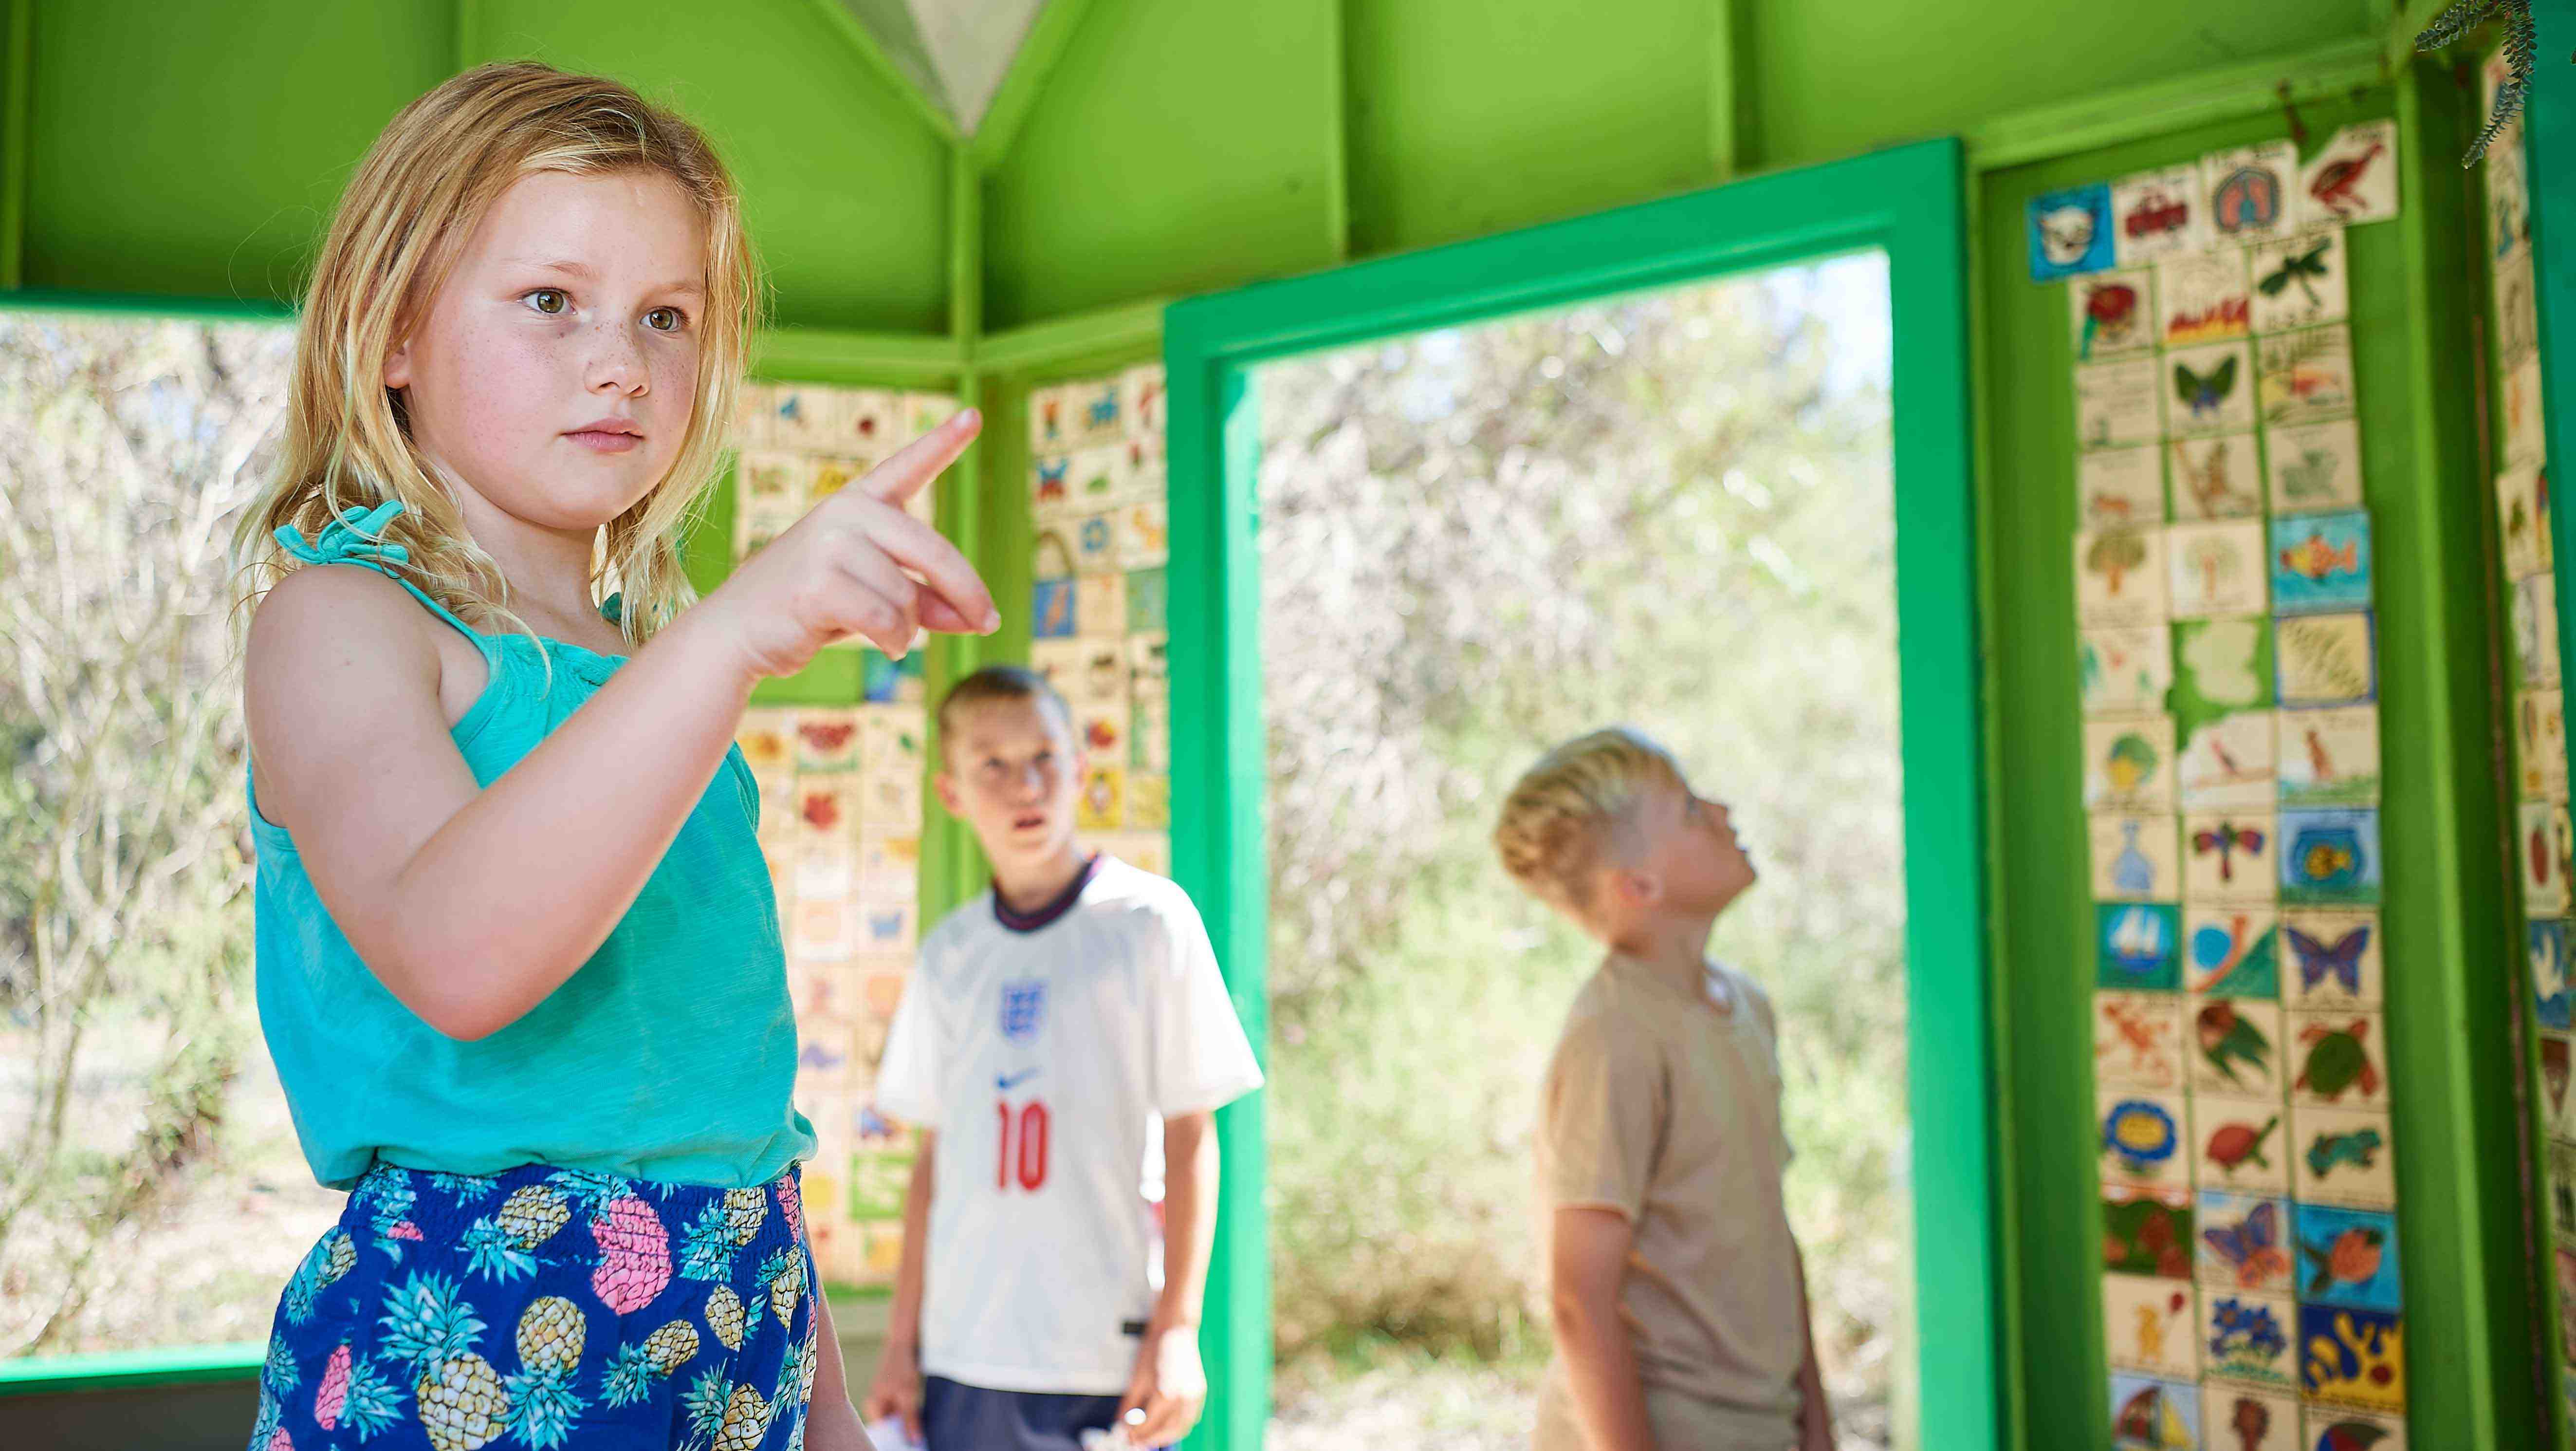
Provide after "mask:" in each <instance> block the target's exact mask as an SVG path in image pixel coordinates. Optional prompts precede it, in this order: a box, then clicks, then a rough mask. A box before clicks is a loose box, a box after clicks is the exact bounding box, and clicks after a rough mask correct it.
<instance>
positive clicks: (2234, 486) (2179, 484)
mask: <svg viewBox="0 0 2576 1451" xmlns="http://www.w3.org/2000/svg"><path fill="white" fill-rule="evenodd" d="M2165 452H2166V455H2167V457H2168V460H2169V462H2170V463H2171V464H2172V468H2173V516H2174V517H2175V518H2176V519H2243V518H2249V517H2251V516H2253V515H2256V514H2260V513H2262V512H2263V470H2262V468H2261V464H2260V460H2259V459H2258V458H2257V457H2256V449H2255V447H2254V435H2253V434H2251V433H2228V434H2219V435H2217V436H2215V437H2210V438H2177V439H2175V440H2173V441H2172V442H2170V443H2168V444H2166V445H2165Z"/></svg>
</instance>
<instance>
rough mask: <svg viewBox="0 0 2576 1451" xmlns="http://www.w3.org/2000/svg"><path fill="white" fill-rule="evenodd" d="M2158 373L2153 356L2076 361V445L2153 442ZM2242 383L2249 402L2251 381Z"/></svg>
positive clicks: (2156, 426) (2117, 445)
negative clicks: (2095, 361)
mask: <svg viewBox="0 0 2576 1451" xmlns="http://www.w3.org/2000/svg"><path fill="white" fill-rule="evenodd" d="M2240 351H2241V349H2240ZM2161 376H2162V373H2161V370H2159V369H2158V367H2157V365H2156V359H2154V358H2152V357H2130V358H2115V359H2113V360H2111V361H2109V362H2104V363H2084V364H2079V365H2077V367H2076V369H2075V446H2076V447H2077V448H2081V449H2096V448H2134V447H2138V446H2141V445H2147V444H2153V443H2154V442H2155V441H2156V439H2157V437H2158V435H2159V432H2160V430H2161V429H2162V427H2163V423H2162V417H2163V415H2162V413H2161V412H2160V410H2159V407H2158V404H2157V397H2158V392H2157V380H2158V378H2160V377H2161ZM2246 383H2247V388H2246V396H2247V398H2248V399H2249V400H2250V398H2251V397H2252V386H2251V385H2252V379H2250V378H2248V379H2247V380H2246ZM2252 417H2253V415H2252V413H2251V412H2250V411H2249V412H2248V413H2247V415H2246V418H2247V423H2248V424H2250V423H2251V421H2252ZM2240 426H2243V425H2240ZM2212 431H2213V432H2215V431H2216V430H2212Z"/></svg>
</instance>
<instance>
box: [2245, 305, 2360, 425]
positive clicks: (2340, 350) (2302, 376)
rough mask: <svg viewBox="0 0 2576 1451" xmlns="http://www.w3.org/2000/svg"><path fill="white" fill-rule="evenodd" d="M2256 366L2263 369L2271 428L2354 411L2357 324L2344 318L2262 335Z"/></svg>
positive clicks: (2266, 422) (2262, 389)
mask: <svg viewBox="0 0 2576 1451" xmlns="http://www.w3.org/2000/svg"><path fill="white" fill-rule="evenodd" d="M2255 366H2256V367H2257V368H2258V369H2260V370H2261V386H2260V389H2259V391H2260V393H2261V396H2262V408H2263V426H2264V427H2265V428H2288V427H2292V426H2295V425H2298V424H2302V423H2322V422H2324V421H2325V420H2327V419H2329V418H2348V417H2350V416H2351V415H2352V411H2353V407H2354V393H2353V385H2352V330H2351V329H2350V328H2348V327H2346V326H2345V325H2344V324H2342V323H2335V324H2333V325H2331V326H2328V327H2312V328H2301V329H2299V330H2298V331H2296V332H2286V333H2273V334H2270V335H2269V336H2267V337H2263V338H2260V339H2258V340H2256V342H2255Z"/></svg>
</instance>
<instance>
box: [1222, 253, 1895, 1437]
mask: <svg viewBox="0 0 2576 1451" xmlns="http://www.w3.org/2000/svg"><path fill="white" fill-rule="evenodd" d="M1888 319H1889V299H1888V271H1887V264H1886V259H1885V257H1884V255H1883V254H1881V253H1878V252H1875V251H1870V252H1862V253H1857V254H1852V255H1847V256H1843V257H1838V258H1833V259H1830V260H1825V261H1817V262H1802V263H1798V264H1793V265H1788V266H1782V267H1777V268H1772V269H1768V270H1765V271H1761V272H1755V273H1747V274H1739V275H1735V276H1731V277H1728V278H1725V279H1723V280H1719V281H1714V282H1703V283H1695V284H1691V285H1686V286H1676V287H1669V288H1664V289H1660V290H1655V291H1650V292H1644V293H1634V294H1628V295H1624V296H1618V297H1614V298H1609V299H1604V300H1600V301H1594V302H1586V303H1581V304H1577V305H1573V306H1570V307H1564V308H1558V309H1553V310H1549V311H1545V312H1540V313H1534V314H1527V315H1522V316H1516V317H1510V318H1506V319H1499V320H1493V321H1485V322H1478V323H1473V324H1468V325H1463V326H1452V327H1445V328H1439V329H1435V330H1432V331H1428V332H1422V333H1415V334H1412V335H1409V336H1402V337H1397V338H1391V339H1385V340H1379V341H1372V342H1369V343H1365V344H1361V345H1357V346H1353V347H1348V348H1344V349H1340V350H1336V351H1332V352H1326V353H1317V354H1309V355H1305V356H1301V357H1296V358H1290V359H1283V360H1280V361H1276V362H1272V363H1267V364H1264V365H1262V366H1261V367H1259V368H1258V369H1256V370H1255V372H1254V379H1255V381H1254V383H1253V389H1254V391H1255V393H1256V394H1257V396H1258V398H1259V400H1260V424H1261V439H1260V459H1261V463H1260V474H1259V494H1258V505H1257V507H1258V518H1259V520H1260V532H1259V535H1258V538H1257V546H1258V552H1259V560H1260V585H1261V639H1260V658H1261V662H1262V675H1263V680H1262V685H1263V691H1262V699H1263V702H1264V712H1263V725H1264V731H1265V737H1266V741H1267V753H1268V772H1267V798H1266V799H1267V807H1268V814H1267V828H1266V829H1267V838H1266V839H1267V847H1268V859H1269V868H1270V871H1269V907H1270V936H1269V986H1270V991H1271V1015H1272V1029H1273V1036H1272V1049H1271V1051H1272V1069H1273V1085H1274V1086H1273V1091H1272V1094H1271V1102H1270V1108H1269V1112H1268V1123H1269V1129H1270V1145H1271V1161H1270V1179H1271V1190H1272V1200H1271V1202H1272V1205H1273V1207H1274V1213H1275V1216H1276V1218H1275V1221H1274V1229H1273V1255H1272V1270H1271V1273H1272V1279H1273V1284H1274V1287H1275V1297H1276V1298H1275V1303H1276V1317H1277V1334H1278V1337H1279V1351H1280V1356H1281V1364H1282V1370H1281V1380H1280V1399H1281V1410H1282V1420H1281V1422H1280V1426H1279V1431H1278V1436H1277V1440H1278V1444H1280V1445H1282V1446H1286V1447H1290V1448H1294V1447H1297V1446H1301V1445H1306V1444H1310V1443H1311V1444H1313V1445H1315V1446H1318V1447H1321V1446H1325V1445H1334V1444H1349V1443H1350V1442H1351V1441H1353V1440H1356V1439H1370V1438H1371V1436H1372V1435H1373V1434H1376V1433H1379V1432H1380V1431H1381V1429H1382V1428H1385V1429H1391V1428H1392V1426H1394V1425H1397V1424H1409V1425H1411V1426H1413V1427H1416V1428H1419V1432H1420V1434H1421V1436H1422V1439H1421V1440H1420V1442H1419V1444H1426V1445H1427V1444H1438V1445H1442V1446H1457V1447H1460V1448H1466V1447H1485V1446H1492V1447H1502V1446H1517V1445H1522V1444H1526V1438H1527V1434H1528V1428H1529V1424H1530V1418H1531V1413H1530V1407H1531V1403H1532V1401H1533V1399H1534V1396H1535V1390H1536V1383H1537V1378H1538V1370H1539V1366H1540V1364H1541V1363H1542V1362H1543V1360H1544V1358H1545V1355H1546V1353H1547V1344H1546V1341H1547V1330H1546V1316H1545V1313H1544V1307H1543V1304H1542V1302H1541V1301H1540V1299H1539V1298H1538V1268H1539V1244H1538V1240H1537V1231H1538V1223H1537V1219H1536V1216H1535V1214H1534V1212H1533V1209H1532V1206H1531V1197H1532V1196H1531V1190H1530V1185H1531V1175H1530V1154H1531V1149H1530V1133H1531V1126H1532V1120H1533V1117H1534V1114H1535V1110H1536V1107H1537V1094H1536V1090H1535V1087H1534V1085H1535V1084H1536V1083H1537V1082H1538V1081H1539V1078H1540V1076H1541V1074H1542V1072H1543V1071H1544V1068H1545V1065H1546V1061H1547V1055H1548V1053H1549V1050H1550V1049H1551V1048H1552V1046H1553V1045H1554V1042H1555V1040H1556V1036H1557V1033H1558V1030H1559V1028H1560V1026H1561V1024H1562V1022H1563V1018H1564V1014H1565V1009H1566V1005H1567V1002H1568V1000H1569V999H1570V997H1571V996H1572V994H1573V992H1574V989H1575V988H1576V986H1577V985H1578V984H1579V983H1580V981H1581V980H1582V978H1583V977H1584V976H1585V975H1586V974H1587V973H1588V972H1589V971H1590V970H1591V968H1592V967H1593V966H1594V965H1595V964H1596V963H1597V961H1598V957H1599V952H1598V949H1597V948H1596V947H1594V946H1593V945H1592V944H1590V943H1589V942H1588V941H1586V940H1585V939H1583V938H1581V936H1580V935H1579V934H1578V933H1576V932H1575V931H1573V930H1572V929H1571V928H1569V927H1568V926H1566V925H1565V924H1564V923H1563V922H1562V921H1560V920H1558V919H1556V918H1555V917H1554V916H1553V915H1552V914H1549V913H1547V912H1546V911H1545V910H1544V909H1542V908H1539V907H1538V906H1537V905H1535V904H1534V903H1531V902H1530V901H1528V900H1527V899H1526V898H1524V897H1523V896H1522V895H1521V894H1520V893H1519V892H1517V891H1516V890H1515V889H1514V888H1513V887H1512V886H1511V885H1510V884H1509V882H1508V881H1506V880H1505V879H1504V878H1503V876H1502V874H1501V873H1500V871H1499V870H1498V869H1497V867H1496V866H1495V863H1494V860H1493V852H1492V848H1491V846H1490V844H1489V835H1490V832H1491V830H1492V826H1493V817H1494V812H1495V810H1496V809H1497V808H1498V806H1499V804H1500V800H1501V797H1502V794H1503V792H1504V791H1505V790H1506V789H1508V787H1509V784H1510V782H1511V780H1512V778H1513V777H1514V775H1516V774H1517V773H1518V772H1519V771H1520V770H1521V769H1522V768H1523V767H1525V766H1526V765H1527V764H1528V763H1529V762H1530V761H1531V760H1533V759H1534V758H1535V757H1536V756H1537V755H1538V754H1539V753H1540V752H1542V751H1543V750H1545V749H1546V748H1547V747H1548V746H1549V745H1551V744H1553V743H1554V742H1556V741H1559V740H1562V739H1564V738H1566V737H1568V736H1570V735H1573V734H1576V733H1578V732H1580V731H1583V730H1585V729H1589V728H1591V727H1593V726H1596V725H1599V724H1603V723H1607V722H1612V721H1626V722H1630V723H1633V724H1636V725H1639V726H1642V727H1644V728H1645V729H1647V730H1648V731H1649V732H1650V733H1652V734H1653V735H1655V736H1656V737H1657V738H1659V739H1661V740H1662V741H1664V742H1665V743H1667V744H1668V745H1669V746H1671V747H1672V748H1673V749H1674V751H1675V753H1676V754H1677V755H1678V756H1679V757H1680V758H1681V759H1682V761H1683V762H1684V764H1685V766H1686V767H1687V768H1688V769H1689V770H1690V771H1691V772H1692V774H1693V777H1694V785H1695V786H1696V787H1697V788H1698V789H1699V790H1700V791H1701V792H1703V793H1704V794H1708V795H1711V796H1714V797H1717V798H1720V799H1723V800H1726V801H1728V802H1730V803H1731V804H1732V805H1733V806H1734V808H1735V811H1736V817H1737V820H1738V821H1739V823H1740V824H1741V825H1742V827H1743V829H1744V831H1745V833H1746V835H1747V837H1748V839H1749V841H1750V843H1751V846H1752V848H1753V851H1754V854H1755V859H1756V861H1757V864H1758V865H1759V866H1760V867H1761V869H1762V872H1763V881H1762V883H1761V884H1760V885H1759V886H1758V887H1757V888H1756V889H1755V890H1754V892H1753V893H1751V894H1750V895H1749V896H1748V897H1747V898H1746V899H1745V900H1744V901H1743V902H1742V903H1740V904H1739V905H1738V906H1737V907H1736V908H1735V909H1733V910H1731V911H1730V912H1729V913H1728V914H1727V916H1726V917H1725V918H1724V919H1723V920H1722V921H1721V923H1720V925H1719V929H1718V934H1717V938H1716V941H1715V942H1714V943H1713V950H1714V951H1715V952H1716V953H1717V954H1718V955H1720V956H1721V957H1722V958H1724V959H1725V960H1727V961H1729V962H1730V963H1732V964H1733V965H1734V966H1736V967H1737V968H1739V969H1741V970H1743V971H1746V972H1747V973H1749V974H1750V975H1751V976H1752V977H1753V978H1754V979H1755V980H1756V981H1758V982H1760V983H1762V984H1763V985H1764V987H1765V988H1766V989H1767V990H1768V991H1769V993H1770V994H1771V996H1772V998H1773V1000H1774V1003H1775V1005H1776V1006H1777V1008H1778V1010H1779V1015H1780V1020H1781V1057H1782V1066H1783V1070H1784V1077H1785V1103H1784V1108H1785V1112H1786V1118H1787V1123H1788V1127H1789V1132H1790V1136H1791V1139H1792V1141H1793V1142H1794V1143H1795V1145H1796V1146H1797V1150H1798V1158H1797V1161H1796V1162H1795V1164H1794V1165H1793V1166H1792V1168H1791V1170H1790V1174H1789V1180H1788V1195H1789V1202H1790V1214H1791V1219H1792V1222H1793V1224H1794V1225H1795V1227H1796V1229H1797V1231H1798V1234H1799V1237H1800V1240H1801V1242H1802V1244H1803V1246H1804V1248H1805V1252H1806V1256H1807V1266H1808V1274H1809V1277H1810V1289H1811V1295H1812V1298H1813V1302H1814V1309H1815V1317H1816V1332H1817V1342H1818V1351H1819V1358H1820V1360H1821V1361H1822V1364H1823V1369H1824V1374H1825V1379H1826V1384H1827V1389H1828V1393H1829V1395H1830V1396H1831V1397H1832V1399H1833V1401H1834V1406H1835V1412H1836V1417H1835V1419H1836V1425H1837V1428H1838V1430H1839V1432H1840V1438H1841V1443H1842V1444H1843V1445H1844V1446H1845V1447H1849V1448H1861V1447H1868V1448H1881V1447H1890V1446H1912V1445H1915V1444H1917V1440H1916V1434H1915V1426H1914V1417H1913V1414H1912V1408H1913V1396H1912V1391H1913V1386H1912V1380H1911V1378H1912V1374H1913V1366H1914V1363H1915V1358H1914V1356H1913V1354H1912V1350H1911V1347H1910V1345H1908V1344H1907V1341H1908V1340H1909V1338H1910V1336H1911V1334H1912V1329H1913V1324H1914V1315H1913V1306H1912V1304H1911V1301H1910V1296H1911V1292H1912V1287H1913V1283H1914V1276H1913V1272H1912V1270H1913V1267H1912V1264H1911V1251H1912V1244H1913V1239H1914V1236H1913V1226H1912V1213H1913V1211H1912V1204H1911V1195H1910V1189H1909V1177H1910V1171H1909V1153H1908V1150H1909V1139H1908V1131H1909V1114H1908V1106H1907V1105H1908V1098H1907V1091H1906V1080H1907V1074H1906V1026H1907V1014H1906V1001H1907V989H1906V970H1905V957H1906V946H1905V936H1906V930H1905V929H1906V878H1905V841H1904V836H1905V832H1904V809H1903V803H1904V781H1903V762H1902V749H1901V742H1900V739H1899V730H1898V709H1897V705H1898V691H1897V680H1898V656H1897V649H1896V588H1895V534H1896V520H1895V510H1894V499H1893V495H1892V492H1891V487H1890V479H1891V445H1890V436H1889V421H1890V410H1889V391H1890V382H1891V379H1890V371H1891V362H1892V359H1891V337H1890V330H1889V321H1888ZM1408 1444H1412V1443H1411V1442H1409V1443H1408Z"/></svg>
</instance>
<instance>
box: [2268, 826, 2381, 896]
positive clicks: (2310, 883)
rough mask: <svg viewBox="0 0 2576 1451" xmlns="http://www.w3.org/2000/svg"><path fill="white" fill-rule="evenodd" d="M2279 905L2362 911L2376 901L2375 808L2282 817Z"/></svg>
mask: <svg viewBox="0 0 2576 1451" xmlns="http://www.w3.org/2000/svg"><path fill="white" fill-rule="evenodd" d="M2280 829H2281V854H2280V882H2281V900H2282V901H2283V902H2284V903H2288V904H2295V905H2298V906H2321V907H2322V906H2362V905H2366V904H2369V903H2373V902H2377V901H2378V900H2379V893H2380V885H2381V868H2382V864H2381V860H2380V851H2379V812H2378V810H2377V809H2376V808H2374V807H2367V806H2363V807H2349V808H2342V807H2301V808H2299V809H2297V810H2294V811H2283V812H2282V813H2281V814H2280Z"/></svg>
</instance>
